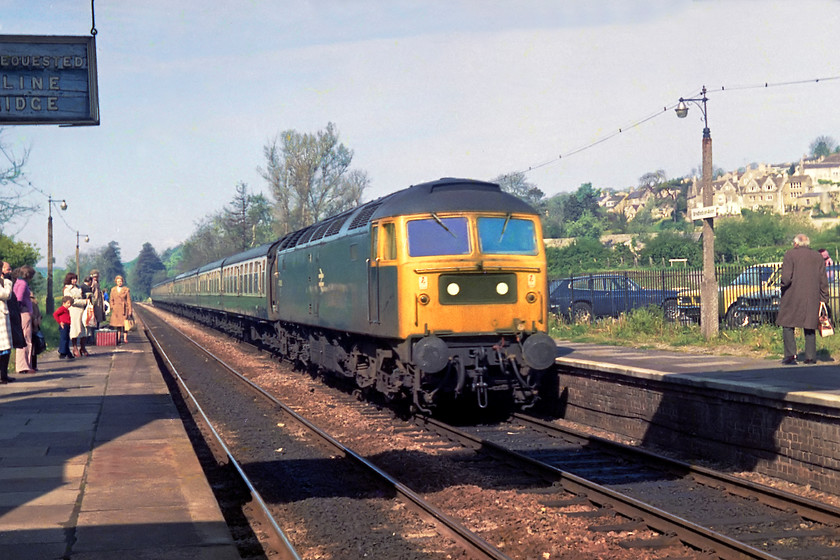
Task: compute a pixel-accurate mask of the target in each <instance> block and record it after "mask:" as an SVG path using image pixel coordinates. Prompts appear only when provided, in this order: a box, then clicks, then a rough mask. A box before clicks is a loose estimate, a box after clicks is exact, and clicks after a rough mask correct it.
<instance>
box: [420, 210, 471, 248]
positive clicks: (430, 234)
mask: <svg viewBox="0 0 840 560" xmlns="http://www.w3.org/2000/svg"><path fill="white" fill-rule="evenodd" d="M407 230H408V254H409V255H411V256H412V257H430V256H433V255H468V254H469V252H470V238H469V235H468V233H467V219H466V218H439V217H438V216H435V215H434V214H433V215H432V217H431V218H426V219H424V220H411V221H409V222H408V224H407Z"/></svg>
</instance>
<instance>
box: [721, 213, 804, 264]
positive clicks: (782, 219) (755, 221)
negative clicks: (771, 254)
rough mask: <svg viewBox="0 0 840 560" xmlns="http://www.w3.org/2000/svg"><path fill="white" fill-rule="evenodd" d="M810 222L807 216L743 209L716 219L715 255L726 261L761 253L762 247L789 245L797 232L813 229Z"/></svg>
mask: <svg viewBox="0 0 840 560" xmlns="http://www.w3.org/2000/svg"><path fill="white" fill-rule="evenodd" d="M808 222H809V221H808V220H807V219H806V218H802V217H797V216H795V215H790V214H786V215H784V216H779V215H778V214H774V213H773V212H770V211H768V210H766V209H760V210H755V211H753V210H744V211H743V212H742V215H741V216H737V217H731V218H722V219H720V220H718V221H717V223H716V225H715V255H716V257H717V258H719V259H720V260H723V261H725V262H735V261H737V260H741V259H743V258H747V257H750V256H752V255H758V254H761V251H760V248H767V247H785V248H787V247H789V246H790V243H791V241H792V240H793V236H794V235H796V234H797V233H807V234H808V235H812V234H813V233H814V226H813V224H810V223H808ZM748 260H749V259H748Z"/></svg>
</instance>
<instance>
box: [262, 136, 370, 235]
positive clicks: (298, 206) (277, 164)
mask: <svg viewBox="0 0 840 560" xmlns="http://www.w3.org/2000/svg"><path fill="white" fill-rule="evenodd" d="M263 154H264V155H265V159H266V166H265V168H264V169H263V168H260V170H259V171H260V174H261V175H262V177H263V178H264V179H265V180H266V181H267V182H268V184H269V186H270V188H271V193H272V195H273V196H274V199H275V200H276V201H277V205H276V207H275V213H276V216H277V221H278V224H277V225H278V233H280V234H284V233H288V232H290V231H294V230H296V229H299V228H301V227H304V226H307V225H310V224H313V223H315V222H317V221H318V220H321V219H323V218H326V217H329V216H331V215H333V214H337V213H339V212H342V211H344V210H348V209H350V208H353V207H355V206H357V205H358V204H359V203H360V202H361V200H362V194H363V192H364V189H365V188H367V186H368V185H369V183H370V180H369V179H368V177H367V174H366V173H365V172H363V171H356V172H351V170H350V163H351V161H352V160H353V151H352V150H350V149H348V148H347V147H346V146H345V145H344V144H341V143H340V142H339V140H338V132H337V131H336V129H335V125H334V124H333V123H328V124H327V128H326V129H325V130H322V131H319V132H317V133H315V134H301V133H299V132H297V131H295V130H286V131H284V132H282V133H280V134H279V135H278V136H276V137H275V138H274V139H273V140H271V141H270V142H269V143H268V144H266V145H265V146H264V147H263Z"/></svg>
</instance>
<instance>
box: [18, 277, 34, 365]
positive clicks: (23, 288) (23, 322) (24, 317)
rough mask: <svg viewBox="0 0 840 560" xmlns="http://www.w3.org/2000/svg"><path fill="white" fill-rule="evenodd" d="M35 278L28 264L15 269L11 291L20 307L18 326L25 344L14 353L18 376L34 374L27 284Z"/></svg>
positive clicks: (29, 300)
mask: <svg viewBox="0 0 840 560" xmlns="http://www.w3.org/2000/svg"><path fill="white" fill-rule="evenodd" d="M33 276H35V269H34V268H32V267H31V266H29V265H28V264H25V265H23V266H22V267H20V268H18V269H17V280H15V283H14V287H13V290H14V292H15V297H17V300H18V306H19V307H20V326H21V328H22V329H23V339H24V341H25V342H26V347H25V348H20V349H19V350H17V351H16V352H15V371H17V372H18V373H20V374H24V373H35V371H36V370H35V366H34V365H32V336H33V335H34V333H35V329H34V328H33V325H32V292H31V291H30V290H29V282H30V281H31V280H32V277H33Z"/></svg>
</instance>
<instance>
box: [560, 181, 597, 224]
mask: <svg viewBox="0 0 840 560" xmlns="http://www.w3.org/2000/svg"><path fill="white" fill-rule="evenodd" d="M600 194H601V193H600V190H598V189H594V188H592V183H583V184H582V185H581V186H580V187H578V190H577V191H575V193H574V195H572V196H570V197H568V198H566V199H565V204H564V205H563V214H564V217H565V219H566V220H568V221H574V220H578V219H580V217H581V216H582V215H583V213H584V212H585V211H587V210H589V212H590V213H591V214H592V215H593V216H600V214H601V207H600V206H598V197H599V196H600Z"/></svg>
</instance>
